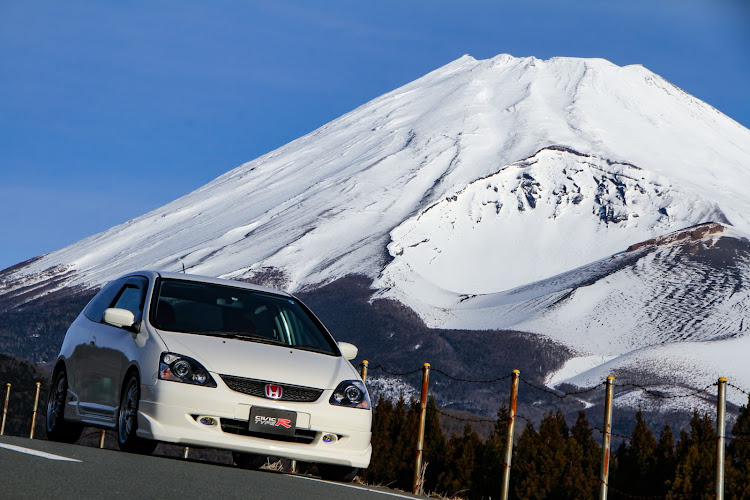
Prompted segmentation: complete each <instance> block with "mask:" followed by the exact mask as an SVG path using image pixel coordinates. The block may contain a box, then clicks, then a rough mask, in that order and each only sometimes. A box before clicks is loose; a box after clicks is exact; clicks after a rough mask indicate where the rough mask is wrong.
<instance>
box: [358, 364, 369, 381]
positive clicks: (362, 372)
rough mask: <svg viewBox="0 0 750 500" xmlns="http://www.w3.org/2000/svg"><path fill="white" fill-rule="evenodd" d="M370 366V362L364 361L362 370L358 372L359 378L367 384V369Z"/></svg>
mask: <svg viewBox="0 0 750 500" xmlns="http://www.w3.org/2000/svg"><path fill="white" fill-rule="evenodd" d="M368 366H370V362H369V361H367V360H366V359H365V360H363V361H362V369H361V372H360V377H362V382H367V367H368Z"/></svg>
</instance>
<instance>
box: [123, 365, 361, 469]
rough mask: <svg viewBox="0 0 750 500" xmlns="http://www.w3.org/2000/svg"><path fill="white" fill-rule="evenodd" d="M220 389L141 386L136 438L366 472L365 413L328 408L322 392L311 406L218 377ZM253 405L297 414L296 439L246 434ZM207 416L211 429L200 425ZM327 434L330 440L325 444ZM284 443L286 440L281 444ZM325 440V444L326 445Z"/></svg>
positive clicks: (162, 383) (328, 392) (161, 383)
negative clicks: (232, 385)
mask: <svg viewBox="0 0 750 500" xmlns="http://www.w3.org/2000/svg"><path fill="white" fill-rule="evenodd" d="M211 375H212V376H213V377H214V379H215V380H216V382H217V385H218V387H216V388H208V387H200V386H195V385H189V384H182V383H178V382H170V381H164V380H159V381H157V383H156V384H155V385H151V386H150V385H142V386H141V401H140V406H139V412H138V435H139V436H140V437H143V438H147V439H153V440H157V441H164V442H169V443H176V444H181V445H189V446H199V447H209V448H221V449H227V450H232V451H239V452H245V453H255V454H259V455H268V456H274V457H280V458H290V459H295V460H300V461H305V462H314V463H330V464H338V465H346V466H350V467H357V468H365V467H367V466H368V465H369V463H370V455H371V453H372V448H371V446H370V428H371V422H372V413H371V411H369V410H362V409H358V408H346V407H338V406H333V405H331V404H330V403H329V402H328V400H329V398H330V396H331V393H332V391H331V390H326V391H324V392H323V394H322V395H321V397H320V398H319V399H318V400H317V401H316V402H314V403H297V402H286V401H274V400H270V399H264V398H258V397H254V396H249V395H246V394H242V393H239V392H236V391H233V390H231V389H229V388H228V387H227V386H226V385H225V384H224V383H223V382H222V380H221V378H220V377H219V376H218V375H216V374H211ZM252 406H259V407H267V408H276V409H281V410H288V411H294V412H296V413H297V429H298V437H297V438H278V437H275V436H273V435H270V434H264V435H262V436H260V435H249V434H250V433H249V432H248V431H247V426H248V419H249V415H250V408H251V407H252ZM201 417H210V418H212V419H214V420H215V421H216V423H215V424H214V425H207V424H203V423H201V422H200V420H201ZM326 435H328V436H329V438H330V435H334V436H336V439H334V440H330V439H327V440H324V439H323V437H324V436H326ZM285 439H286V440H285ZM326 441H329V442H326Z"/></svg>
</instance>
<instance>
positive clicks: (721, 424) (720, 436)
mask: <svg viewBox="0 0 750 500" xmlns="http://www.w3.org/2000/svg"><path fill="white" fill-rule="evenodd" d="M726 411H727V379H725V378H724V377H721V378H720V379H719V393H718V398H717V401H716V436H717V438H716V500H724V442H725V440H726V437H725V434H726Z"/></svg>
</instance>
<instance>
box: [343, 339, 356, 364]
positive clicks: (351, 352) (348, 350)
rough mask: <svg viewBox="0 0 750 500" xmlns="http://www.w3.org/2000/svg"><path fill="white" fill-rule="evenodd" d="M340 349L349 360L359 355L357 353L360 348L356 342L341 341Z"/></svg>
mask: <svg viewBox="0 0 750 500" xmlns="http://www.w3.org/2000/svg"><path fill="white" fill-rule="evenodd" d="M338 346H339V351H341V355H342V356H344V358H346V359H347V360H348V361H351V360H353V359H354V358H356V357H357V353H359V349H357V346H356V345H354V344H350V343H349V342H339V343H338Z"/></svg>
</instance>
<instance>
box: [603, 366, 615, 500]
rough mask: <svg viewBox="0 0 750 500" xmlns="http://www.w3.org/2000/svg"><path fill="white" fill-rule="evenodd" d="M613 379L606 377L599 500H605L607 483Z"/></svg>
mask: <svg viewBox="0 0 750 500" xmlns="http://www.w3.org/2000/svg"><path fill="white" fill-rule="evenodd" d="M614 385H615V377H613V376H611V375H610V376H609V377H607V395H606V397H605V400H604V432H602V466H601V469H600V471H599V500H607V487H608V484H607V483H608V481H609V455H610V453H609V448H610V440H611V438H612V393H613V392H614Z"/></svg>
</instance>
